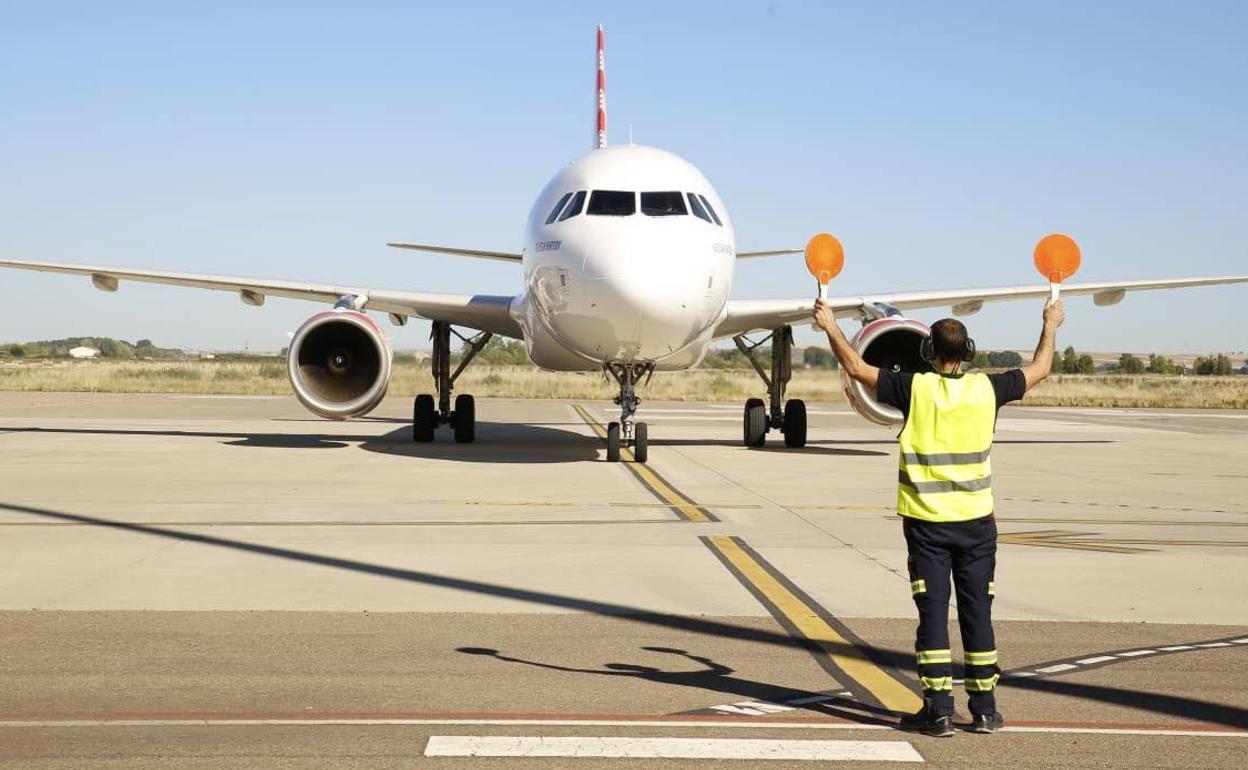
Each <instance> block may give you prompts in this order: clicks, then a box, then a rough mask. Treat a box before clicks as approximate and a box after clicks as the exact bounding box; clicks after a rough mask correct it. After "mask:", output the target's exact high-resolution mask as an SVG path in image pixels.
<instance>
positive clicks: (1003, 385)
mask: <svg viewBox="0 0 1248 770" xmlns="http://www.w3.org/2000/svg"><path fill="white" fill-rule="evenodd" d="M940 376H941V377H962V376H964V375H962V374H942V375H940ZM988 380H989V381H990V382H991V383H992V390H993V392H995V393H996V394H997V408H998V409H1000V408H1001V407H1002V406H1004V405H1005V404H1008V403H1010V402H1011V401H1017V400H1019V399H1020V398H1022V397H1023V394H1025V393H1026V392H1027V378H1026V376H1024V375H1023V370H1022V369H1011V370H1009V371H1008V372H1001V373H999V374H990V375H988ZM913 383H914V372H894V371H893V370H892V369H881V370H880V377H879V380H878V382H877V383H876V386H875V395H876V398H878V399H879V400H880V403H883V404H888V405H889V406H895V407H897V408H898V409H900V410H901V416H902V417H903V418H905V419H909V418H910V391H911V389H912V386H913Z"/></svg>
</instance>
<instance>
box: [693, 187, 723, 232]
mask: <svg viewBox="0 0 1248 770" xmlns="http://www.w3.org/2000/svg"><path fill="white" fill-rule="evenodd" d="M698 197H699V198H700V199H702V205H703V206H706V213H708V214H710V215H711V219H714V220H715V224H717V225H719V226H720V227H723V226H724V223H723V222H721V221H719V214H716V213H715V207H714V206H712V205H711V202H710V201H708V200H707V199H706V196H705V195H702V194H700V193H699V195H698Z"/></svg>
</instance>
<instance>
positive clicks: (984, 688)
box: [966, 674, 1001, 692]
mask: <svg viewBox="0 0 1248 770" xmlns="http://www.w3.org/2000/svg"><path fill="white" fill-rule="evenodd" d="M1000 678H1001V676H1000V675H999V674H993V675H992V676H990V677H987V678H986V679H972V678H970V677H967V678H966V691H967V692H988V691H989V690H991V689H992V688H994V687H996V686H997V680H998V679H1000Z"/></svg>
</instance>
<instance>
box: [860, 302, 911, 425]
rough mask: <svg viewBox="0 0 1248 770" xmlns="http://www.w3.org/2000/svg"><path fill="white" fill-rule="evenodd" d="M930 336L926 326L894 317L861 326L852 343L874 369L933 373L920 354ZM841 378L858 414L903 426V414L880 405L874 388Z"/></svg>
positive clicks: (873, 420) (872, 420)
mask: <svg viewBox="0 0 1248 770" xmlns="http://www.w3.org/2000/svg"><path fill="white" fill-rule="evenodd" d="M930 334H931V330H930V329H928V327H927V324H924V323H922V322H920V321H915V320H912V319H909V318H901V317H900V316H893V317H890V318H880V319H878V320H875V321H872V322H871V323H869V324H867V325H866V326H864V327H862V330H861V331H859V332H858V334H857V335H855V336H854V339H853V343H852V344H853V346H854V348H855V349H857V351H858V354H859V355H861V356H862V357H863V359H864V360H865V361H866V362H867V363H869V364H871V365H872V366H878V367H879V368H881V369H891V370H892V371H894V372H930V371H932V367H931V365H930V364H928V362H927V361H924V360H923V356H921V355H920V354H919V348H920V346H921V345H922V342H923V339H924V338H925V337H927V336H928V335H930ZM842 377H844V380H845V397H846V398H847V399H848V400H849V405H850V406H852V407H853V408H854V411H855V412H857V413H858V414H860V415H862V416H863V417H865V418H867V419H868V420H870V421H871V422H874V423H879V424H880V425H899V424H901V421H902V416H901V411H900V410H898V409H896V408H895V407H891V406H888V405H886V404H881V403H880V402H879V401H878V400H877V399H876V397H875V389H874V388H868V387H867V386H866V385H863V384H862V383H861V382H858V381H857V380H855V379H853V378H852V377H850V376H848V375H845V374H842Z"/></svg>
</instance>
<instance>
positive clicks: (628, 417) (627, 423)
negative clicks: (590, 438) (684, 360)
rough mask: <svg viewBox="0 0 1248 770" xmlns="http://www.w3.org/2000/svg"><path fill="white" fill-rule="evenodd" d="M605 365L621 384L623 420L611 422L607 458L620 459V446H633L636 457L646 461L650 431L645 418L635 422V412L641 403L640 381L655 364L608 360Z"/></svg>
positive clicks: (640, 461)
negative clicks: (616, 362) (619, 362)
mask: <svg viewBox="0 0 1248 770" xmlns="http://www.w3.org/2000/svg"><path fill="white" fill-rule="evenodd" d="M604 368H605V369H606V371H607V373H608V374H610V375H611V377H612V378H614V379H615V381H616V383H618V384H619V386H620V395H618V396H616V397H615V403H617V404H619V406H620V421H619V422H613V423H611V424H609V425H607V462H613V463H614V462H619V460H620V449H621V448H625V447H629V448H631V449H632V452H633V459H634V460H636V461H637V462H639V463H644V462H645V461H646V460H647V459H648V458H649V456H650V447H649V438H650V436H649V431H648V430H647V428H646V424H645V423H644V422H634V421H633V415H634V414H636V413H637V406H638V405H639V404H640V403H641V399H640V398H638V397H637V391H636V387H637V383H638V382H641V378H642V377H647V376H649V375H652V374H654V364H606V365H605V366H604Z"/></svg>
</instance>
